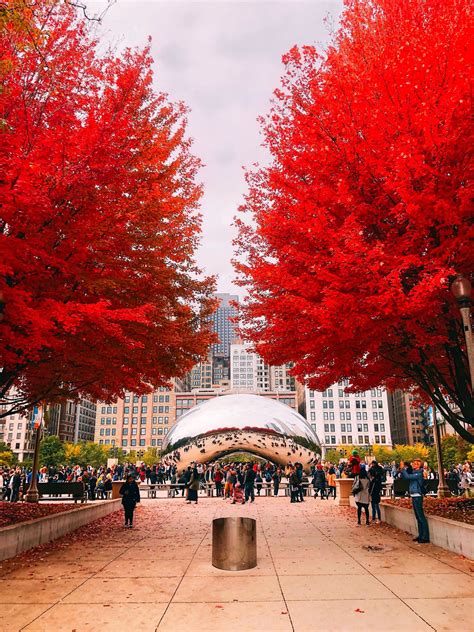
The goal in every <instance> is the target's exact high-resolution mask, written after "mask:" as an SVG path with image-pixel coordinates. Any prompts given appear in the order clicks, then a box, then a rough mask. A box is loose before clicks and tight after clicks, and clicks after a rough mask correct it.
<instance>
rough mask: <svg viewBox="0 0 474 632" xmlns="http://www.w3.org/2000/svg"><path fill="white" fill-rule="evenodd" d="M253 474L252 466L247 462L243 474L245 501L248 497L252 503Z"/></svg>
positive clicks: (253, 496) (253, 492) (253, 497)
mask: <svg viewBox="0 0 474 632" xmlns="http://www.w3.org/2000/svg"><path fill="white" fill-rule="evenodd" d="M255 476H256V474H255V471H254V469H253V467H252V466H251V465H250V463H248V464H247V466H246V468H245V474H244V490H245V502H247V501H248V499H249V498H250V499H251V501H250V502H252V503H253V501H254V500H255V489H254V485H255Z"/></svg>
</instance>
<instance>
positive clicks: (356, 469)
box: [349, 455, 360, 476]
mask: <svg viewBox="0 0 474 632" xmlns="http://www.w3.org/2000/svg"><path fill="white" fill-rule="evenodd" d="M349 463H350V466H351V472H352V475H353V476H356V475H357V474H360V456H355V455H352V456H351V458H350V459H349Z"/></svg>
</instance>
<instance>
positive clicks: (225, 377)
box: [211, 294, 239, 384]
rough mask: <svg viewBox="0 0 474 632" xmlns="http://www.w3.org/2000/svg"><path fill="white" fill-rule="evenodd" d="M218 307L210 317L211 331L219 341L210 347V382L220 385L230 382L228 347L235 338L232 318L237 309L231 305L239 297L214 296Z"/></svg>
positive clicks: (228, 295)
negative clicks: (217, 301)
mask: <svg viewBox="0 0 474 632" xmlns="http://www.w3.org/2000/svg"><path fill="white" fill-rule="evenodd" d="M215 296H216V298H217V299H218V300H219V307H218V308H217V310H216V311H215V312H214V314H213V315H212V330H213V331H214V332H215V333H216V334H217V335H218V337H219V340H218V342H217V343H215V344H213V345H212V348H211V354H212V382H213V384H222V383H223V382H228V381H229V380H230V346H231V344H232V343H233V342H234V341H235V338H236V333H235V330H236V324H235V323H233V322H232V320H231V319H232V318H234V317H235V316H237V308H236V307H234V306H233V305H232V304H231V303H232V302H238V300H239V297H238V296H236V295H233V294H216V295H215Z"/></svg>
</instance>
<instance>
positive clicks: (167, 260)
mask: <svg viewBox="0 0 474 632" xmlns="http://www.w3.org/2000/svg"><path fill="white" fill-rule="evenodd" d="M30 22H31V24H29V25H28V28H18V29H15V30H10V31H8V30H5V31H2V35H1V39H0V52H1V53H2V59H5V58H8V59H10V64H8V65H6V64H5V65H3V66H2V72H3V73H4V74H5V78H4V86H5V89H4V90H3V91H2V93H1V95H0V100H1V103H0V105H1V111H2V113H3V116H4V117H5V118H4V119H3V121H2V123H3V124H2V146H1V148H0V164H1V171H2V181H1V183H0V197H1V199H2V213H1V227H2V229H1V231H0V252H1V256H0V290H1V291H3V293H4V297H5V317H4V320H3V322H2V323H1V324H0V326H1V328H2V333H1V336H0V338H1V341H2V342H1V346H0V359H1V362H0V366H2V369H3V371H2V376H8V379H9V380H10V382H12V381H13V383H15V382H16V383H17V384H18V381H19V376H20V375H21V388H22V390H23V391H24V393H25V396H26V399H28V398H35V397H38V396H41V395H43V394H46V393H47V394H48V399H50V400H51V399H52V397H51V395H52V396H53V398H54V396H55V395H58V394H61V391H62V390H64V391H65V392H66V394H67V391H69V390H74V389H75V388H76V387H78V388H79V390H80V391H82V392H84V393H89V394H90V395H91V396H92V397H97V398H100V399H109V398H112V397H113V396H115V395H118V394H119V393H121V392H122V390H123V389H129V390H134V391H136V392H139V391H144V390H146V388H147V385H154V386H159V385H162V384H163V383H165V382H166V380H167V379H169V378H170V377H172V376H175V375H177V374H179V373H181V372H182V371H183V370H185V369H187V368H189V367H190V366H192V365H193V364H194V363H195V361H196V357H198V356H200V355H202V354H203V353H204V352H205V351H206V348H207V345H208V343H209V341H210V334H209V333H208V331H207V325H205V320H206V316H207V315H208V313H209V311H210V309H211V302H210V300H209V294H210V292H211V291H212V289H213V288H212V283H210V282H209V280H204V281H202V280H199V278H198V277H199V275H198V274H196V272H198V271H197V270H196V269H195V263H194V251H195V248H196V245H197V239H198V235H199V232H200V224H201V222H200V216H199V214H198V213H197V210H198V206H199V199H200V197H201V193H202V191H201V186H200V185H199V184H198V183H197V182H196V175H197V171H198V169H199V167H200V161H199V160H198V159H197V158H196V157H195V156H193V155H192V154H191V152H190V141H189V139H188V138H187V137H186V108H185V106H184V105H183V104H179V103H178V104H174V103H172V102H170V101H169V100H168V98H167V97H166V96H165V95H163V94H160V93H155V92H154V89H153V85H152V82H153V73H152V69H151V68H152V60H151V57H150V53H149V49H148V48H145V49H144V50H143V51H131V50H128V51H126V52H125V53H124V54H123V56H122V57H121V58H117V57H115V56H114V55H113V54H106V55H104V56H102V57H101V56H99V54H98V53H97V50H96V47H97V42H96V41H95V40H94V36H93V34H92V31H89V30H88V29H89V25H88V23H87V22H86V21H85V20H84V18H83V16H82V15H81V13H80V12H77V11H76V9H75V8H74V7H73V6H72V5H71V4H70V3H60V2H53V4H52V5H51V3H50V2H44V1H40V2H37V3H35V5H34V7H32V8H31V16H30ZM45 34H47V37H46V36H45ZM32 38H33V39H32ZM191 306H192V308H191ZM4 379H5V380H6V379H7V377H5V378H4ZM10 382H9V383H10ZM2 383H3V382H2V381H0V386H2Z"/></svg>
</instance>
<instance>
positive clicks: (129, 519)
mask: <svg viewBox="0 0 474 632" xmlns="http://www.w3.org/2000/svg"><path fill="white" fill-rule="evenodd" d="M119 493H120V496H122V505H123V510H124V512H125V526H126V527H129V528H130V529H131V528H132V526H133V512H134V511H135V507H136V505H137V503H139V502H140V490H139V489H138V485H137V483H136V482H135V479H134V478H133V476H132V475H131V474H129V475H128V476H127V480H126V481H125V483H124V484H123V485H122V487H121V488H120V492H119Z"/></svg>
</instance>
